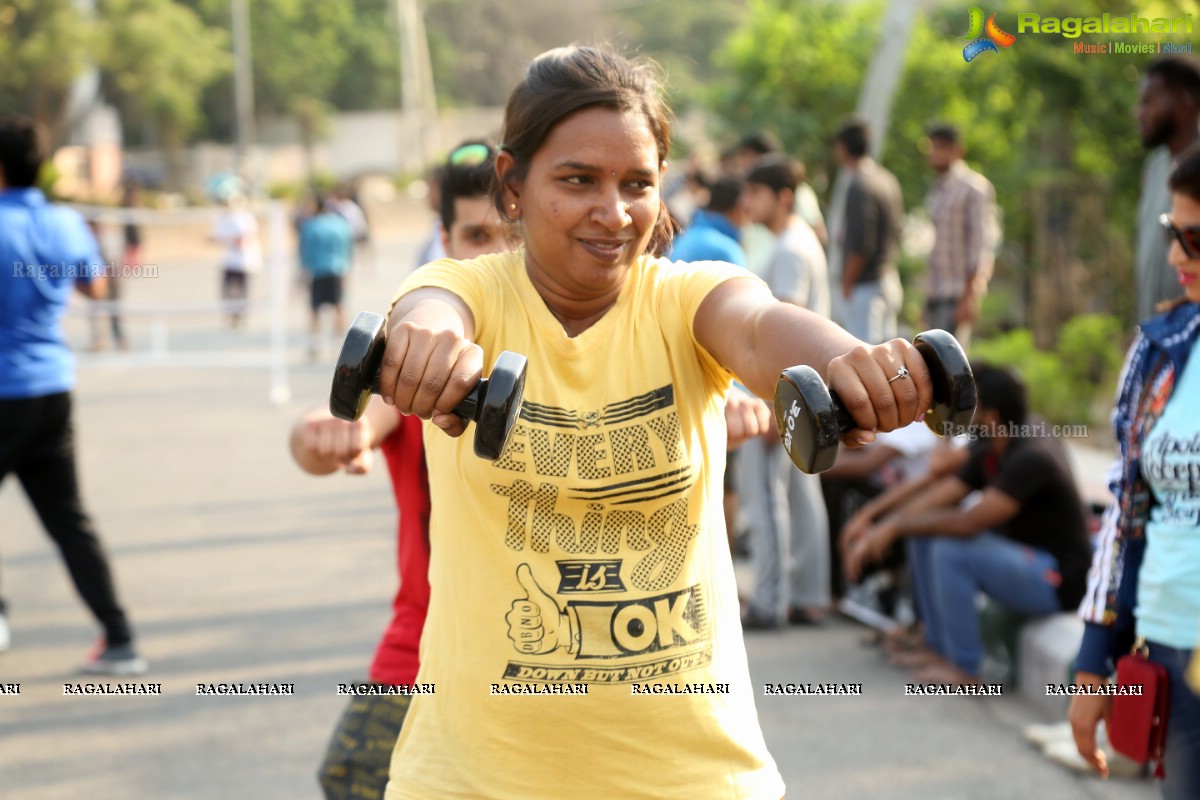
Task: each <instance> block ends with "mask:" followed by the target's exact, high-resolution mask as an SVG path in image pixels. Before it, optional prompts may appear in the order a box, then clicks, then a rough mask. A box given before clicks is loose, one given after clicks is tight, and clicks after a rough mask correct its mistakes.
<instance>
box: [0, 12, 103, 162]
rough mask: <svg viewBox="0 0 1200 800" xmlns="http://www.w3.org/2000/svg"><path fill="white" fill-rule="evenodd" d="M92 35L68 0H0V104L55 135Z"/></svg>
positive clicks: (92, 41)
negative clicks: (26, 116) (26, 115)
mask: <svg viewBox="0 0 1200 800" xmlns="http://www.w3.org/2000/svg"><path fill="white" fill-rule="evenodd" d="M95 40H96V30H95V29H94V28H93V27H91V26H89V25H88V21H87V20H86V19H84V18H83V16H82V15H80V14H79V12H78V11H77V10H76V9H75V6H74V3H73V1H72V0H0V64H3V65H4V68H3V69H0V110H2V111H9V112H22V113H26V114H30V115H32V116H33V117H34V118H35V119H37V120H38V121H39V122H40V123H42V124H43V125H44V126H46V128H47V130H49V131H50V132H51V140H52V141H54V142H57V141H59V140H60V139H61V137H62V135H63V133H64V131H63V128H64V126H65V123H66V121H67V120H66V119H65V118H64V112H65V110H66V109H65V104H66V100H67V96H68V94H69V92H70V90H71V86H72V84H73V83H74V82H75V79H76V78H77V77H78V76H79V75H80V74H81V73H82V72H83V70H84V68H85V67H86V66H87V64H88V60H89V55H90V53H91V52H92V50H93V47H94V44H95Z"/></svg>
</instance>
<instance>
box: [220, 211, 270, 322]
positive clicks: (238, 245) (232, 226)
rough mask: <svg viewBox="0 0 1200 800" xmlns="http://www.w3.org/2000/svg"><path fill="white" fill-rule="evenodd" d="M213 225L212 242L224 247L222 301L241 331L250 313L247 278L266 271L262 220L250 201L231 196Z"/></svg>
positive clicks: (222, 256) (230, 319)
mask: <svg viewBox="0 0 1200 800" xmlns="http://www.w3.org/2000/svg"><path fill="white" fill-rule="evenodd" d="M222 205H223V206H224V209H223V210H222V212H221V214H220V216H218V217H217V221H216V223H215V224H214V225H213V232H212V238H213V239H214V240H215V241H217V242H219V243H220V244H221V245H223V246H224V248H225V249H224V251H223V252H222V253H221V299H222V300H223V301H224V302H225V304H226V308H227V310H228V311H229V326H230V327H231V328H236V327H238V325H239V324H241V320H242V314H243V313H244V312H245V310H246V297H247V296H248V292H249V286H248V280H247V276H248V275H249V273H251V272H257V271H258V270H259V269H260V268H261V267H262V246H261V245H260V244H259V240H258V220H256V219H255V218H254V214H253V213H252V212H251V211H250V209H249V208H247V207H246V198H245V197H243V196H242V195H240V194H231V195H229V196H227V197H225V198H224V200H222Z"/></svg>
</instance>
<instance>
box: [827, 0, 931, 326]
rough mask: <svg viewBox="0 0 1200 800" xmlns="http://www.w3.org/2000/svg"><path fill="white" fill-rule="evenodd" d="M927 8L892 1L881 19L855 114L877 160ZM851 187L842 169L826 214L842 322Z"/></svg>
mask: <svg viewBox="0 0 1200 800" xmlns="http://www.w3.org/2000/svg"><path fill="white" fill-rule="evenodd" d="M923 5H924V0H891V2H890V3H889V4H888V11H887V14H885V15H884V16H883V19H881V20H880V26H879V38H878V39H877V43H876V45H875V53H874V55H873V56H871V63H870V65H868V67H867V76H866V79H865V80H864V81H863V85H862V89H861V91H860V92H859V95H858V107H857V108H856V109H855V115H856V116H857V117H859V118H860V119H862V120H864V121H865V122H866V123H867V125H869V126H870V128H871V150H870V154H871V157H872V158H874V159H876V160H879V159H880V157H881V156H882V155H883V145H884V140H885V139H886V138H887V129H888V121H889V119H890V118H891V113H892V100H893V99H894V98H895V96H896V88H897V87H898V86H899V84H900V78H901V77H902V76H903V75H904V59H905V57H906V55H907V53H908V40H909V37H910V36H911V35H912V26H913V23H914V22H915V21H916V18H917V16H918V15H919V14H920V13H921V12H922V10H923V9H922V7H923ZM849 187H850V175H849V173H847V172H846V170H839V171H838V176H837V179H836V180H835V181H834V184H833V196H832V197H831V198H830V200H829V213H828V214H827V215H826V222H827V224H828V230H829V232H830V234H832V235H831V236H830V238H829V268H830V277H831V278H832V279H833V281H832V282H833V285H834V286H835V287H838V288H836V289H835V290H834V291H833V292H832V293H831V294H832V295H833V303H832V305H833V318H834V319H835V320H839V321H840V320H844V319H845V317H846V314H845V311H846V310H845V301H844V300H843V299H842V292H841V288H840V287H841V274H842V249H841V245H840V243H839V241H838V239H839V237H838V236H837V232H839V231H841V230H842V227H843V223H844V220H843V219H842V217H843V214H844V211H845V205H846V193H847V192H848V191H849Z"/></svg>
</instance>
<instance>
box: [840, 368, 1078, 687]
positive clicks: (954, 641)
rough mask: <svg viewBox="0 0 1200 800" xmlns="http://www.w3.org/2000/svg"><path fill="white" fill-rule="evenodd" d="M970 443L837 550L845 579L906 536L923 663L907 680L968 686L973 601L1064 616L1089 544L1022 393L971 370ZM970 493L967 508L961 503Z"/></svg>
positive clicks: (1068, 477)
mask: <svg viewBox="0 0 1200 800" xmlns="http://www.w3.org/2000/svg"><path fill="white" fill-rule="evenodd" d="M974 373H975V380H976V384H977V386H978V390H979V410H978V411H977V412H976V415H975V422H976V433H977V437H978V438H977V439H976V440H975V441H974V442H972V443H971V444H970V446H969V452H968V455H967V460H966V463H965V464H963V466H962V467H961V468H960V469H959V470H958V471H957V472H956V473H955V474H953V475H948V476H946V477H943V478H940V479H939V480H938V481H937V482H936V483H934V484H933V485H932V486H930V488H929V490H928V491H927V492H924V493H923V494H922V495H921V496H920V497H918V498H916V499H914V500H913V501H911V502H910V503H909V504H907V505H905V506H902V507H901V508H899V509H897V510H896V511H894V512H892V513H890V514H888V515H886V516H884V517H883V518H882V519H880V520H878V521H877V522H876V524H875V525H874V526H872V527H871V528H870V529H869V530H868V531H867V532H866V533H865V534H864V535H862V536H861V537H860V538H858V540H857V541H856V542H855V543H854V545H853V546H852V548H851V549H850V551H849V553H848V554H847V560H846V568H847V574H848V575H849V576H850V577H851V578H852V579H853V578H856V577H857V575H858V574H859V573H860V572H861V570H862V568H863V566H864V565H865V564H866V563H869V562H872V561H875V560H878V559H881V558H882V557H883V556H884V554H886V553H887V551H888V550H889V549H890V548H891V546H892V544H893V543H895V542H897V541H899V540H901V539H909V540H910V541H911V543H912V545H911V547H910V548H909V554H908V555H909V568H910V570H911V572H912V577H913V585H914V593H915V594H916V599H917V605H918V609H919V612H920V614H921V618H922V620H924V624H925V642H926V644H927V645H928V647H929V652H928V655H929V659H928V663H927V664H926V665H925V666H924V667H923V668H922V669H921V670H920V671H918V673H917V674H916V675H915V676H914V678H915V679H916V680H921V681H933V682H948V683H974V682H978V679H979V669H980V666H981V665H982V662H983V655H984V653H983V644H982V637H981V634H980V622H979V615H978V613H977V611H976V608H975V595H976V593H977V592H983V593H984V594H986V595H987V596H988V597H990V598H991V599H992V600H994V601H996V602H997V603H999V604H1000V605H1002V606H1004V607H1005V608H1007V609H1009V610H1010V611H1012V612H1014V613H1017V614H1022V615H1026V616H1031V617H1035V616H1044V615H1047V614H1053V613H1056V612H1058V611H1063V610H1074V609H1075V608H1076V607H1077V606H1078V605H1079V601H1080V600H1081V599H1082V598H1083V593H1084V590H1085V588H1086V582H1087V569H1088V564H1089V563H1090V560H1091V548H1090V545H1089V544H1088V539H1087V523H1086V520H1085V516H1084V510H1083V502H1082V500H1081V499H1080V496H1079V491H1078V489H1077V488H1076V485H1075V480H1074V478H1073V476H1072V474H1071V468H1070V464H1069V462H1068V461H1067V457H1066V453H1065V451H1064V449H1063V448H1062V446H1061V445H1060V444H1059V443H1058V442H1056V441H1054V440H1052V439H1049V438H1046V437H1037V436H1031V435H1028V426H1026V425H1025V424H1024V422H1025V420H1026V417H1027V413H1028V410H1027V401H1026V389H1025V386H1024V384H1023V383H1022V382H1021V380H1020V379H1019V378H1018V377H1017V376H1016V375H1015V374H1013V373H1012V372H1010V371H1008V370H1005V369H1001V368H998V367H993V366H990V365H987V364H977V365H975V366H974ZM974 491H978V492H979V496H978V500H977V501H976V502H974V503H971V504H964V503H963V500H965V499H966V498H967V496H968V495H969V494H971V493H972V492H974Z"/></svg>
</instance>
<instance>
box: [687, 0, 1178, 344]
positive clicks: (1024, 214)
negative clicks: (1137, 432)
mask: <svg viewBox="0 0 1200 800" xmlns="http://www.w3.org/2000/svg"><path fill="white" fill-rule="evenodd" d="M1182 5H1186V6H1188V7H1189V8H1187V9H1184V10H1183V11H1181V10H1180V9H1181V6H1182ZM991 10H994V11H996V12H997V16H996V18H997V21H998V22H999V23H1000V24H1001V27H1004V28H1005V29H1006V30H1009V32H1012V33H1016V32H1017V31H1016V27H1017V26H1016V12H1018V11H1028V3H1024V2H1020V1H1019V0H1006V1H1005V2H998V3H994V4H993V6H991V7H989V11H991ZM881 11H882V4H881V3H880V2H874V1H871V0H868V1H867V2H856V3H852V4H842V3H834V2H825V0H809V1H808V2H804V1H803V0H752V2H751V3H750V5H749V9H748V13H747V17H746V20H745V21H744V22H743V24H742V26H741V28H739V29H738V30H737V31H736V32H735V33H734V34H733V35H732V36H731V37H730V39H729V41H728V43H727V44H726V46H725V48H724V49H723V50H722V51H721V52H720V53H719V54H718V59H719V60H720V62H721V63H722V64H723V65H724V66H725V67H726V69H727V75H726V78H725V80H723V81H720V82H718V84H717V85H715V86H714V87H713V89H712V92H711V94H710V102H711V107H712V108H713V110H714V111H715V112H716V117H717V118H718V119H720V120H722V121H724V122H725V123H726V124H725V127H724V131H723V133H724V135H725V136H727V137H732V136H734V135H735V134H736V133H737V132H739V131H743V130H746V129H749V128H768V129H773V130H775V131H776V132H777V133H778V134H779V135H780V137H781V138H782V139H783V141H784V142H785V144H786V146H787V147H788V149H789V150H790V151H791V152H793V153H794V154H796V155H798V156H800V157H802V158H804V159H805V160H807V161H808V162H809V166H810V173H811V172H816V173H818V175H819V174H821V173H822V172H826V173H828V172H831V171H832V170H833V169H834V166H833V164H832V160H831V154H830V148H829V142H830V139H831V137H832V135H833V133H834V132H835V130H836V128H837V126H838V124H839V123H840V121H841V120H842V119H843V118H845V117H846V116H847V115H849V114H851V113H852V112H853V111H854V108H855V105H856V101H857V98H858V93H859V91H860V88H861V84H862V81H863V79H864V77H865V74H866V66H867V64H868V62H869V60H870V55H871V53H872V51H873V49H874V47H875V44H876V42H877V41H878V37H879V36H880V35H882V34H883V32H882V31H881V30H880V24H879V23H880V20H881V19H882V14H881ZM1135 11H1136V12H1138V13H1139V14H1141V15H1142V16H1154V15H1159V16H1171V15H1174V16H1179V15H1180V14H1181V13H1185V12H1186V11H1193V12H1194V11H1195V3H1194V2H1186V3H1183V4H1175V3H1172V4H1166V3H1146V2H1136V3H1135V2H1131V1H1130V0H1071V2H1069V3H1067V2H1061V1H1060V2H1052V3H1051V4H1049V5H1045V4H1043V6H1042V7H1040V8H1039V13H1040V14H1042V15H1043V16H1059V17H1087V16H1099V15H1100V14H1101V13H1104V12H1108V13H1109V14H1111V15H1112V16H1117V15H1121V14H1125V15H1128V14H1129V13H1131V12H1135ZM1197 16H1200V15H1197ZM1006 22H1007V23H1008V25H1007V26H1006V25H1005V23H1006ZM966 28H967V19H966V14H965V13H964V11H963V7H962V6H961V4H957V3H955V4H943V5H938V6H935V7H934V8H933V9H932V10H931V11H929V12H928V13H927V14H926V15H924V16H923V17H922V18H921V19H920V20H918V21H917V23H916V25H915V26H914V29H913V33H912V38H911V41H910V43H909V47H908V51H907V52H908V57H907V63H906V65H905V72H904V75H903V78H902V81H901V83H900V87H899V90H898V92H897V95H896V97H895V100H894V104H893V111H892V117H891V125H890V129H889V130H888V131H887V133H886V137H887V138H886V140H885V150H884V153H883V161H884V163H885V164H886V165H887V166H888V168H889V169H891V170H892V171H893V172H895V173H896V176H897V177H898V178H899V180H900V183H901V185H902V186H903V188H904V192H905V203H906V206H907V207H908V208H909V209H910V210H911V209H913V208H915V207H917V206H919V205H920V204H921V202H922V201H923V199H924V196H925V194H926V192H927V191H928V188H929V187H930V185H931V184H932V179H933V176H932V173H931V172H930V170H929V169H928V167H927V166H926V163H925V156H924V154H923V152H922V149H921V147H920V145H921V141H922V138H923V134H924V131H925V129H926V127H927V126H928V124H929V123H931V122H933V121H948V122H953V123H956V124H957V125H958V126H959V127H960V128H961V130H962V131H963V133H964V136H965V143H966V147H967V151H968V155H967V161H968V163H970V164H971V165H972V166H973V167H975V168H977V169H979V170H980V171H981V172H983V174H985V175H986V176H988V177H989V178H990V179H991V180H992V182H993V184H994V185H995V187H996V192H997V199H998V202H999V204H1000V206H1001V208H1002V210H1003V213H1004V221H1005V231H1006V240H1007V243H1008V244H1007V246H1006V248H1005V249H1004V251H1003V252H1002V255H1001V258H1000V260H999V262H998V272H1000V273H1001V277H1002V278H1006V279H1009V280H1012V281H1013V282H1014V283H1015V284H1016V285H1017V286H1018V292H1017V294H1016V296H1017V297H1018V299H1019V300H1020V302H1019V303H1017V304H1016V307H1015V308H1014V309H1012V313H1011V315H1010V319H1009V320H1008V321H1009V322H1010V323H1012V324H1024V323H1032V324H1034V325H1035V328H1036V330H1037V332H1038V339H1039V341H1044V340H1045V338H1046V336H1048V335H1052V334H1053V332H1054V331H1055V330H1056V329H1057V325H1058V324H1059V323H1061V322H1062V320H1063V319H1065V318H1066V317H1069V316H1071V315H1072V314H1075V313H1079V312H1083V311H1089V310H1116V311H1118V312H1120V313H1122V314H1123V315H1125V316H1126V317H1128V314H1129V299H1130V295H1131V291H1130V286H1131V284H1130V278H1129V275H1130V273H1131V267H1130V263H1131V255H1130V253H1131V251H1132V244H1131V240H1132V231H1133V226H1134V209H1135V205H1136V198H1137V194H1138V184H1139V176H1140V168H1141V162H1142V160H1143V158H1144V156H1145V153H1144V152H1143V151H1142V149H1141V144H1140V142H1139V140H1138V136H1137V132H1136V130H1135V127H1134V122H1133V117H1132V111H1131V109H1132V108H1133V105H1134V103H1135V102H1136V99H1137V93H1138V80H1139V74H1140V72H1139V71H1140V69H1141V68H1142V67H1144V66H1145V64H1146V63H1147V62H1148V61H1149V60H1150V57H1148V56H1128V55H1112V56H1099V55H1082V54H1076V53H1075V52H1074V51H1073V47H1072V40H1070V39H1066V38H1063V37H1060V36H1058V35H1054V34H1033V33H1028V32H1027V33H1023V34H1020V35H1018V37H1017V40H1016V42H1015V44H1014V45H1013V46H1012V47H1010V48H1007V49H1005V50H1003V51H1001V52H999V53H985V54H983V55H981V56H979V57H977V58H976V59H975V60H973V61H972V62H971V63H967V62H965V61H964V59H963V56H962V49H963V46H964V44H966V42H965V41H964V40H963V38H962V36H963V34H964V33H966ZM1102 38H1104V37H1097V36H1085V37H1083V38H1081V41H1089V40H1098V39H1102ZM1112 38H1118V37H1112ZM1125 38H1127V39H1128V40H1129V41H1135V40H1138V39H1139V37H1134V36H1130V37H1125ZM1140 38H1141V40H1157V39H1158V38H1162V37H1161V36H1158V37H1155V36H1154V35H1150V36H1142V37H1140ZM1176 39H1179V37H1176ZM1179 40H1180V41H1182V39H1179ZM818 185H819V184H818Z"/></svg>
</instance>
